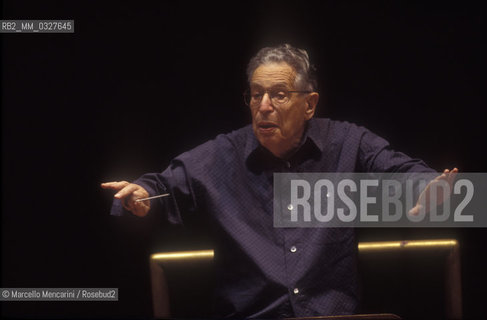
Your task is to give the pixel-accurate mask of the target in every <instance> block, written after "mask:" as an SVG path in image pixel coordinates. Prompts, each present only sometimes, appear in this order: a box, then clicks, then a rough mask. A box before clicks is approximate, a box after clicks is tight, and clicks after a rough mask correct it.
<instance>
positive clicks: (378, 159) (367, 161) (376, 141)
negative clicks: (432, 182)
mask: <svg viewBox="0 0 487 320" xmlns="http://www.w3.org/2000/svg"><path fill="white" fill-rule="evenodd" d="M359 162H360V165H361V167H362V169H363V170H364V171H365V172H397V173H407V172H418V173H419V172H421V173H434V172H435V170H433V169H431V168H430V167H429V166H428V165H427V164H426V163H425V162H424V161H423V160H421V159H414V158H411V157H409V156H407V155H406V154H404V153H402V152H398V151H395V150H393V149H392V148H391V147H390V145H389V143H388V142H387V141H386V140H385V139H383V138H381V137H379V136H377V135H376V134H374V133H372V132H370V131H369V130H367V129H363V132H362V134H361V139H360V150H359Z"/></svg>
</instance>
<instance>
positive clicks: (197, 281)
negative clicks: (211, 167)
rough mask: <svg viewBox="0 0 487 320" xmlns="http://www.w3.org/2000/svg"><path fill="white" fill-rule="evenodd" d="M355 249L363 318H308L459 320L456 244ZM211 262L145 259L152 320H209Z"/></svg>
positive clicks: (175, 256)
mask: <svg viewBox="0 0 487 320" xmlns="http://www.w3.org/2000/svg"><path fill="white" fill-rule="evenodd" d="M358 250H359V267H360V270H361V272H360V274H361V278H362V286H363V292H362V293H363V300H364V305H363V308H362V309H363V310H364V311H365V312H366V313H367V314H361V315H354V316H334V317H313V319H400V318H399V317H398V316H396V315H394V314H391V313H390V312H393V313H396V314H399V315H401V316H403V317H405V318H406V319H408V318H448V319H460V318H461V317H462V296H461V276H460V254H459V245H458V242H457V241H456V240H453V239H446V240H414V241H381V242H361V243H359V245H358ZM213 257H214V253H213V250H198V251H182V252H164V253H154V254H152V255H151V257H150V269H151V282H152V298H153V311H154V316H155V317H156V318H168V317H198V318H205V317H210V316H211V313H210V312H211V296H212V290H213V281H212V280H213V275H212V271H213V270H212V263H213ZM426 269H428V272H426ZM433 278H434V279H433ZM440 278H441V280H440V281H439V283H442V284H441V285H440V286H439V287H438V283H433V286H432V285H431V284H430V283H429V282H431V281H430V280H435V279H436V280H435V281H437V280H438V279H440ZM414 282H416V284H414ZM418 282H419V285H418ZM433 282H434V281H433ZM437 282H438V281H437ZM411 285H412V287H411ZM428 287H429V289H428ZM431 287H434V288H435V290H436V291H435V290H433V293H432V295H434V297H432V298H434V299H435V300H436V301H438V300H439V301H440V302H439V303H438V302H435V303H432V302H431V301H428V299H426V301H422V300H425V299H424V296H425V294H427V293H428V290H430V289H431ZM425 288H426V289H425ZM430 291H431V290H430ZM425 292H426V293H425ZM438 292H442V294H443V297H440V298H438ZM415 293H416V296H417V297H418V299H419V300H420V302H419V303H418V302H415V300H414V299H409V300H408V301H410V300H412V301H413V302H411V303H412V304H413V305H411V303H405V302H404V297H402V296H401V295H406V297H410V296H411V295H414V294H415ZM421 299H422V300H421ZM432 300H433V299H432ZM302 319H304V318H302ZM307 319H311V318H307Z"/></svg>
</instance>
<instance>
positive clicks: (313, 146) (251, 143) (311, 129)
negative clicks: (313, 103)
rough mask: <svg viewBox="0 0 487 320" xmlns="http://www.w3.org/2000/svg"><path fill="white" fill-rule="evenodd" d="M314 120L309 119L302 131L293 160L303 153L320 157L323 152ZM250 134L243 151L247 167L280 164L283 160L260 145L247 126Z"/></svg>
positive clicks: (262, 167) (320, 138) (265, 166)
mask: <svg viewBox="0 0 487 320" xmlns="http://www.w3.org/2000/svg"><path fill="white" fill-rule="evenodd" d="M316 122H317V121H315V119H313V118H312V119H310V120H309V121H308V122H307V124H306V128H305V130H304V134H303V138H302V140H301V142H300V144H299V147H298V148H297V150H296V152H295V153H294V155H293V156H291V158H290V160H292V159H293V158H296V157H297V158H302V157H303V154H302V153H303V152H306V153H308V152H310V153H313V154H312V155H318V156H320V155H321V153H322V152H323V147H324V146H323V137H320V131H321V130H320V128H319V126H318V124H317V123H316ZM249 128H250V133H249V135H248V138H247V143H246V146H245V150H244V155H245V159H246V163H247V165H249V166H250V167H251V168H257V167H259V168H261V169H264V168H267V167H269V166H273V165H274V164H275V163H279V162H282V161H283V160H281V159H279V158H277V157H275V156H274V155H273V154H272V153H271V152H270V151H269V150H267V149H265V148H264V147H263V146H261V145H260V143H259V141H258V140H257V138H256V137H255V134H254V132H253V129H252V126H249Z"/></svg>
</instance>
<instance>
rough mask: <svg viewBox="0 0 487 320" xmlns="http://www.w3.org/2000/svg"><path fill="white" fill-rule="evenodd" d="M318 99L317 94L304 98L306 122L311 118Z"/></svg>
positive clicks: (313, 93)
mask: <svg viewBox="0 0 487 320" xmlns="http://www.w3.org/2000/svg"><path fill="white" fill-rule="evenodd" d="M319 99H320V94H319V93H318V92H312V93H310V94H309V95H308V96H307V97H306V111H305V115H306V120H309V119H311V118H313V116H314V114H315V111H316V105H317V104H318V100H319Z"/></svg>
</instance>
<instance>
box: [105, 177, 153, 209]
mask: <svg viewBox="0 0 487 320" xmlns="http://www.w3.org/2000/svg"><path fill="white" fill-rule="evenodd" d="M101 187H102V188H103V189H110V190H115V191H117V193H116V194H115V195H114V198H116V199H120V201H121V202H122V205H123V207H124V208H125V209H127V210H128V211H130V212H132V213H133V214H135V215H136V216H139V217H144V216H146V215H147V213H148V212H149V210H150V200H145V201H138V202H136V201H135V200H137V199H142V198H147V197H149V193H148V192H147V190H145V189H144V188H142V187H141V186H139V185H138V184H134V183H130V182H127V181H114V182H104V183H102V184H101Z"/></svg>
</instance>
